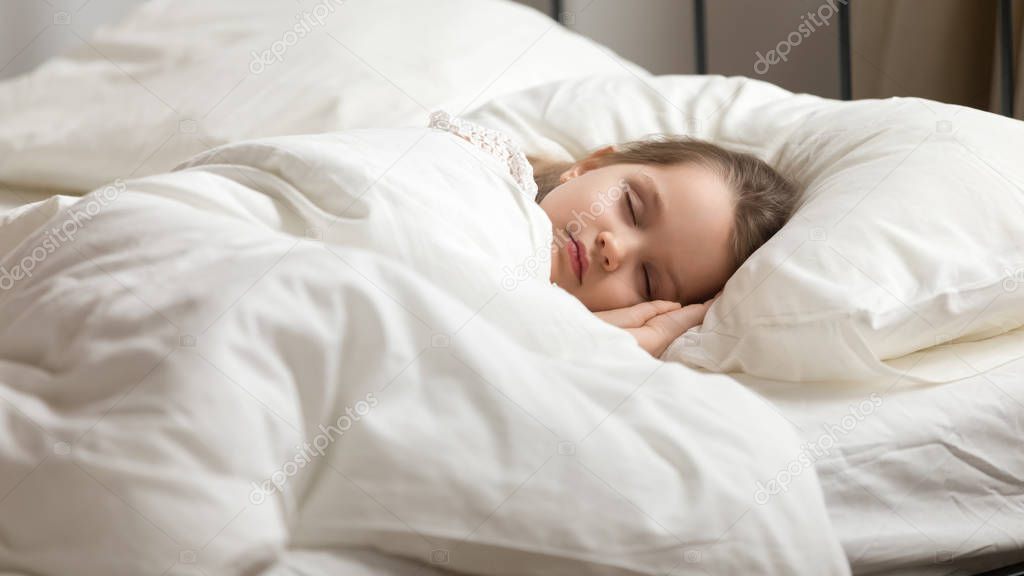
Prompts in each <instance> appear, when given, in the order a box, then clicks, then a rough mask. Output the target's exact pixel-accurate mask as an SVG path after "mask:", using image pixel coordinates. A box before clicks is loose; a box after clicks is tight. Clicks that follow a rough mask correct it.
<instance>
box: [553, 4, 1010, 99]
mask: <svg viewBox="0 0 1024 576" xmlns="http://www.w3.org/2000/svg"><path fill="white" fill-rule="evenodd" d="M853 1H855V0H845V1H844V0H838V1H837V4H838V7H839V97H840V98H842V99H843V100H850V99H852V97H853V81H852V76H851V72H850V71H851V63H850V2H853ZM996 1H997V2H998V3H999V59H1000V62H999V94H1000V96H999V102H1000V113H1001V114H1003V115H1004V116H1010V117H1012V116H1013V97H1014V85H1013V21H1012V20H1011V18H1010V15H1011V10H1012V7H1011V0H996ZM564 4H565V3H564V2H563V0H550V8H551V17H552V18H554V19H555V20H557V21H558V22H559V23H562V24H564V23H565V21H564V17H565V14H566V12H565V10H564ZM706 7H707V0H693V28H694V30H693V47H694V54H695V57H696V65H697V74H707V73H708V42H707V10H706Z"/></svg>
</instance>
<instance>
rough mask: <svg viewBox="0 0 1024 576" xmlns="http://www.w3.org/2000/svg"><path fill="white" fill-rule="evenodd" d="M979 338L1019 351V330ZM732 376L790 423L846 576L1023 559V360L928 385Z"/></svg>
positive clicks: (965, 568)
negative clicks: (809, 464) (817, 486)
mask: <svg viewBox="0 0 1024 576" xmlns="http://www.w3.org/2000/svg"><path fill="white" fill-rule="evenodd" d="M986 345H988V346H992V347H1006V346H1010V347H1018V349H1019V347H1021V346H1024V330H1021V329H1018V330H1015V331H1013V332H1011V333H1008V334H1006V335H1004V336H1002V337H999V338H994V339H992V340H991V341H988V342H987V343H986ZM945 348H946V349H947V350H946V353H947V354H948V355H949V356H951V357H952V358H951V360H955V355H956V350H955V346H949V347H945ZM731 376H732V377H733V378H735V379H736V380H737V381H739V382H741V383H744V384H746V385H748V386H750V387H751V388H753V389H754V390H756V391H758V392H760V393H761V394H763V395H764V396H765V397H767V398H768V399H770V400H771V402H772V403H773V404H774V405H776V406H777V407H778V408H779V410H780V411H781V413H782V414H783V415H784V416H785V417H786V418H787V419H788V420H789V421H790V422H791V423H793V424H794V425H795V426H796V427H797V429H798V431H799V433H800V435H801V437H802V439H803V441H804V442H805V453H806V454H808V456H809V458H810V459H811V460H813V462H814V467H815V469H816V470H817V472H818V476H819V478H820V480H821V484H822V489H823V490H824V492H825V500H826V505H827V506H828V510H829V517H830V518H831V519H832V523H833V526H834V528H835V530H836V533H837V536H838V537H839V539H840V541H841V542H842V543H843V547H844V549H845V551H846V555H847V558H848V559H849V561H850V563H851V565H852V567H853V571H854V574H864V575H867V574H900V575H939V574H943V575H946V574H965V573H968V574H974V573H980V572H982V571H984V570H990V569H993V568H996V567H1001V566H1005V565H1008V564H1012V563H1015V562H1021V561H1024V450H1022V449H1021V447H1022V438H1024V361H1022V360H1017V361H1014V362H1011V363H1008V364H1004V365H1002V366H999V367H996V368H993V369H990V370H988V371H985V372H982V373H980V374H978V375H977V376H974V377H970V378H965V379H961V380H956V381H952V382H948V383H945V384H939V385H925V386H909V385H906V384H905V383H904V382H901V381H899V380H898V378H897V379H892V380H890V381H879V382H877V383H874V384H865V385H864V386H862V387H857V388H851V387H850V386H849V385H848V384H844V385H834V386H830V385H816V386H814V387H808V386H805V385H801V384H793V383H784V382H775V381H770V380H765V379H760V378H755V377H752V376H749V375H741V374H733V375H731ZM865 401H867V403H865ZM833 440H834V444H835V445H834V447H832V446H831V444H832V443H833Z"/></svg>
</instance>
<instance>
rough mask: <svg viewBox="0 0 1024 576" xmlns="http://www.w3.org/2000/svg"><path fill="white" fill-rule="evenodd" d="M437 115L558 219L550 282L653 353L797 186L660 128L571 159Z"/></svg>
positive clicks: (696, 311)
mask: <svg viewBox="0 0 1024 576" xmlns="http://www.w3.org/2000/svg"><path fill="white" fill-rule="evenodd" d="M431 126H432V127H435V128H441V129H446V130H449V131H451V132H454V133H456V134H458V135H460V136H462V137H463V138H465V139H466V140H468V141H470V142H472V143H475V144H477V145H480V146H482V147H483V148H484V149H486V150H487V151H489V152H491V153H492V154H495V155H497V156H499V157H500V158H502V159H503V160H505V161H507V162H508V165H509V168H510V172H512V173H513V175H514V176H515V177H516V178H517V180H519V181H520V184H521V187H522V188H524V192H526V193H531V194H533V195H534V197H535V199H536V201H537V203H538V204H539V205H540V207H541V208H543V210H544V212H545V213H546V214H547V216H548V218H549V219H550V220H551V225H552V231H553V238H554V241H553V243H552V246H551V282H552V283H554V284H556V285H557V286H558V287H560V288H562V289H563V290H566V291H567V292H569V293H570V294H572V295H573V296H575V297H576V298H578V299H579V300H580V301H581V302H582V303H583V304H584V305H585V306H586V307H587V308H588V309H590V310H591V311H592V312H594V313H595V314H596V315H597V316H599V317H600V318H602V319H603V320H605V321H606V322H609V323H611V324H614V325H616V326H619V327H620V328H623V329H625V330H627V331H628V332H630V333H631V334H632V335H633V336H634V337H635V338H636V340H637V342H638V343H639V344H640V346H641V347H643V348H644V349H645V350H647V351H648V352H649V353H650V354H652V355H653V356H655V357H657V356H660V355H661V354H662V352H664V350H665V348H667V347H668V345H669V344H671V343H672V341H673V340H674V339H676V338H677V337H679V336H680V335H681V334H683V333H684V332H686V331H687V330H689V329H690V328H692V327H694V326H697V325H699V324H701V322H703V319H704V314H705V312H706V311H707V308H708V307H709V306H710V304H711V302H713V300H714V298H715V297H717V295H718V293H719V292H720V291H721V289H722V287H723V286H724V285H725V282H726V280H728V278H729V277H730V276H731V275H732V274H733V273H734V272H735V271H736V270H737V269H738V268H739V266H740V264H742V263H743V261H744V260H746V259H747V257H749V256H750V255H751V254H752V253H753V252H754V251H755V250H757V248H758V247H760V246H761V245H762V244H763V243H764V242H765V241H767V240H768V239H769V238H770V237H771V236H772V235H773V234H775V232H776V231H778V230H779V229H780V228H781V227H782V225H783V224H785V222H786V221H787V220H788V219H789V217H790V216H791V214H792V213H793V211H794V208H795V205H796V201H797V189H796V187H795V186H794V185H793V184H792V183H791V182H790V181H789V180H787V179H786V178H785V177H783V176H782V175H780V174H779V173H778V172H776V171H775V170H774V169H772V168H771V166H769V165H768V164H767V163H765V162H763V161H762V160H760V159H758V158H756V157H754V156H751V155H749V154H744V153H739V152H734V151H730V150H727V149H725V148H722V147H720V146H717V145H715V144H711V143H710V142H704V141H700V140H695V139H692V138H685V137H669V136H659V137H654V138H649V139H644V140H637V141H633V142H626V143H623V144H617V145H613V146H606V147H603V148H600V149H598V150H596V151H594V152H592V153H591V154H589V155H588V156H587V157H585V158H583V159H580V160H578V161H576V162H555V161H551V160H548V159H544V158H528V159H527V158H526V157H525V156H523V154H522V152H520V151H519V150H518V148H516V147H515V146H514V145H513V144H512V143H511V140H510V139H509V138H508V137H507V136H506V135H504V134H501V133H499V132H497V131H496V130H492V129H489V128H485V127H481V126H479V125H476V124H474V123H472V122H468V121H466V120H463V119H458V118H452V117H450V116H448V115H447V114H445V113H443V112H440V113H435V114H434V115H433V116H432V119H431Z"/></svg>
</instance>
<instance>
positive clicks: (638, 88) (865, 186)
mask: <svg viewBox="0 0 1024 576" xmlns="http://www.w3.org/2000/svg"><path fill="white" fill-rule="evenodd" d="M468 118H470V119H474V120H476V121H478V122H480V123H482V124H485V125H490V126H493V127H496V128H501V129H505V130H508V131H510V132H512V133H513V134H515V136H516V137H518V138H519V139H520V140H521V141H522V142H523V144H524V146H525V147H526V148H527V150H528V151H530V152H532V153H548V154H552V155H556V156H560V157H563V158H567V157H573V158H578V157H580V156H582V155H583V154H584V153H585V152H586V151H587V150H589V149H593V148H596V147H598V146H601V145H605V144H609V143H615V142H621V141H624V140H629V139H634V138H639V137H643V136H645V135H648V134H652V133H676V134H690V135H693V136H696V137H699V138H704V139H708V140H711V141H714V142H716V143H719V144H722V145H725V146H729V147H731V148H734V149H738V150H741V151H746V152H751V153H754V154H756V155H758V156H760V157H761V158H763V159H765V160H766V161H768V162H769V163H771V164H772V165H774V166H775V167H776V168H777V169H779V170H780V171H781V172H782V173H783V174H785V175H787V176H789V177H790V178H792V179H794V180H795V181H796V182H797V183H798V184H799V185H800V187H801V188H802V189H803V190H804V197H803V199H802V201H801V202H800V205H799V208H798V211H797V213H796V215H795V217H794V218H793V219H792V220H791V221H790V222H789V223H788V224H787V225H786V226H785V227H784V228H783V229H782V231H781V232H780V233H778V234H777V235H776V236H775V237H773V238H772V239H771V240H770V241H769V242H767V243H766V244H765V245H764V246H763V247H762V248H761V249H759V250H758V251H757V252H756V253H755V254H754V255H753V256H752V257H751V258H750V259H749V260H748V261H747V262H746V263H744V264H743V266H741V268H740V269H739V270H738V271H737V273H736V274H735V275H734V276H733V277H732V278H730V280H729V281H728V283H727V284H726V286H725V290H724V292H723V294H722V297H721V299H720V300H719V301H718V302H716V304H715V305H714V306H712V308H711V309H710V310H709V312H708V315H707V318H706V319H705V323H704V325H703V326H701V327H699V328H696V329H693V330H691V331H690V332H688V333H687V334H685V335H684V336H683V337H681V338H680V339H679V340H677V341H676V342H675V343H673V345H672V346H670V347H669V349H668V350H667V351H666V353H665V355H664V358H666V359H675V360H683V361H687V362H691V363H694V364H697V365H699V366H702V367H704V368H707V369H710V370H715V371H724V372H733V371H742V372H747V373H750V374H755V375H758V376H763V377H767V378H776V379H786V380H801V381H805V380H823V379H851V380H852V379H861V378H870V377H877V376H892V375H894V374H896V373H897V370H896V369H895V368H894V367H893V366H890V365H889V362H887V361H890V360H894V359H896V358H899V357H901V356H904V355H906V354H910V353H912V352H915V351H918V350H922V349H926V348H928V347H931V346H934V345H937V344H942V343H944V342H948V341H954V340H955V341H958V342H963V341H969V340H976V339H980V338H985V337H989V336H993V335H996V334H1000V333H1003V332H1006V331H1008V330H1011V329H1014V328H1016V327H1018V326H1021V325H1024V286H1021V284H1024V226H1022V225H1021V222H1022V221H1024V208H1022V206H1024V192H1022V190H1024V164H1021V163H1020V162H1019V151H1020V150H1021V149H1022V148H1024V124H1022V123H1020V122H1018V121H1014V120H1010V119H1007V118H1003V117H1000V116H996V115H993V114H989V113H986V112H981V111H978V110H973V109H968V108H964V107H960V106H952V105H947V104H940V103H937V102H932V101H929V100H922V99H917V98H891V99H888V100H863V101H855V102H840V101H834V100H827V99H822V98H818V97H815V96H810V95H794V94H791V93H789V92H787V91H785V90H782V89H780V88H777V87H774V86H771V85H769V84H766V83H763V82H759V81H756V80H750V79H746V78H722V77H714V76H712V77H687V76H665V77H659V78H648V79H637V78H608V77H606V78H600V77H598V78H588V79H583V80H572V81H566V82H561V83H555V84H551V85H548V86H543V87H538V88H534V89H531V90H527V91H524V92H523V93H520V94H513V95H508V96H504V97H501V98H498V99H497V100H495V101H493V102H490V103H488V104H486V105H484V106H482V107H481V108H479V109H478V110H476V111H475V112H473V113H470V114H469V115H468ZM1018 288H1021V289H1018ZM1022 353H1024V351H1016V352H1015V354H1014V355H1013V356H1014V357H1016V356H1019V355H1020V354H1022ZM1008 359H1012V358H1010V357H1008V356H1007V354H1001V355H1000V356H999V357H998V358H993V357H987V358H982V359H975V360H977V361H973V360H971V359H966V358H965V359H964V360H965V361H964V362H959V363H957V364H956V365H955V369H953V370H952V372H953V373H945V374H944V375H942V377H941V379H943V380H948V379H951V378H954V377H957V376H958V375H968V374H973V373H974V372H975V369H980V368H983V367H986V366H991V365H993V364H994V363H1000V362H1005V361H1007V360H1008ZM900 370H901V371H902V370H910V373H911V376H913V377H919V378H921V379H923V380H932V379H934V378H933V377H932V376H927V375H925V374H924V373H923V372H919V373H915V372H914V370H913V366H906V365H905V364H902V365H900Z"/></svg>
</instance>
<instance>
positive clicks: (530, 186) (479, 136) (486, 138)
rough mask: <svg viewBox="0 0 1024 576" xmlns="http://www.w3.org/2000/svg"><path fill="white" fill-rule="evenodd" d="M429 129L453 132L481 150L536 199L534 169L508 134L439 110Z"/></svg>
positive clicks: (526, 192) (434, 114)
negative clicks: (496, 161) (501, 165)
mask: <svg viewBox="0 0 1024 576" xmlns="http://www.w3.org/2000/svg"><path fill="white" fill-rule="evenodd" d="M428 127H429V128H436V129H438V130H444V131H446V132H451V133H452V134H455V135H456V136H459V137H461V138H462V139H464V140H465V141H467V142H469V143H470V144H472V145H474V146H476V147H478V148H480V149H481V150H483V151H484V152H486V153H487V154H489V155H491V156H493V157H494V158H495V159H497V160H498V161H500V162H501V163H502V164H504V165H505V166H507V167H508V171H509V174H511V176H512V178H513V179H514V180H515V181H516V183H517V184H519V188H520V189H522V191H523V193H524V194H526V195H527V196H528V197H530V198H533V197H535V196H536V195H537V184H536V183H535V182H534V181H533V166H531V165H530V162H529V160H527V159H526V154H524V153H523V151H522V150H521V149H520V148H519V146H518V145H517V144H516V143H515V142H514V141H513V140H512V138H511V137H509V135H508V134H505V133H504V132H501V131H499V130H495V129H493V128H488V127H486V126H481V125H480V124H477V123H475V122H470V121H469V120H465V119H463V118H459V117H457V116H452V115H451V114H449V113H447V112H445V111H444V110H437V111H435V112H433V113H432V114H431V115H430V124H429V125H428Z"/></svg>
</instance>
